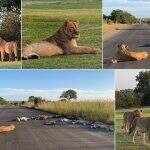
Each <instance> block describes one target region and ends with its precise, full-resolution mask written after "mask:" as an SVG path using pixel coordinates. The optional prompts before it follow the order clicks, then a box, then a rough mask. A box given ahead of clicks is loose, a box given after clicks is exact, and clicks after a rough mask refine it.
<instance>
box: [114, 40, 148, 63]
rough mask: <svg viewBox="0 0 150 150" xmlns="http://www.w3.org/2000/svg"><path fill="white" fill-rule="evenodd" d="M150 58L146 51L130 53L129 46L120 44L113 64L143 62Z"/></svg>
mask: <svg viewBox="0 0 150 150" xmlns="http://www.w3.org/2000/svg"><path fill="white" fill-rule="evenodd" d="M147 58H150V53H148V52H145V51H138V50H134V51H130V50H129V47H128V45H126V44H124V43H123V44H119V45H118V51H117V52H116V53H115V55H114V57H113V59H112V63H118V62H124V61H141V60H144V59H147Z"/></svg>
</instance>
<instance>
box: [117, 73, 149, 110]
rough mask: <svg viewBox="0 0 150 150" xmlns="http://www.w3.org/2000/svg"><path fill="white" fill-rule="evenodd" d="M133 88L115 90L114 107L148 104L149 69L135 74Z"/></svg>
mask: <svg viewBox="0 0 150 150" xmlns="http://www.w3.org/2000/svg"><path fill="white" fill-rule="evenodd" d="M136 81H137V85H136V87H135V88H134V89H125V90H120V91H116V108H117V109H118V108H130V107H136V106H137V107H138V106H150V71H145V72H140V73H139V74H138V75H137V76H136Z"/></svg>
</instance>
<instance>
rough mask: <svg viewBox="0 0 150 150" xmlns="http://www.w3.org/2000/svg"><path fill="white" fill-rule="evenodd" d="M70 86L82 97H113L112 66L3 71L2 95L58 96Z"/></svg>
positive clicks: (0, 77) (13, 97)
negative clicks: (90, 68) (95, 68)
mask: <svg viewBox="0 0 150 150" xmlns="http://www.w3.org/2000/svg"><path fill="white" fill-rule="evenodd" d="M68 89H74V90H76V91H77V93H78V98H79V99H100V98H101V99H110V98H111V99H114V73H113V71H111V70H109V71H107V70H103V71H98V70H95V71H90V70H69V71H67V70H47V71H46V70H40V71H39V70H7V71H6V70H2V71H0V96H2V97H4V98H7V99H10V100H23V99H27V98H28V97H29V96H31V95H34V96H42V97H43V98H46V99H58V98H59V96H60V94H61V93H62V91H64V90H68Z"/></svg>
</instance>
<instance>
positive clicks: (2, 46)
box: [0, 38, 18, 61]
mask: <svg viewBox="0 0 150 150" xmlns="http://www.w3.org/2000/svg"><path fill="white" fill-rule="evenodd" d="M0 53H1V61H4V59H5V56H6V54H8V55H9V61H11V60H12V58H13V55H15V60H18V52H17V43H16V42H14V41H11V42H6V41H5V40H4V39H2V38H0Z"/></svg>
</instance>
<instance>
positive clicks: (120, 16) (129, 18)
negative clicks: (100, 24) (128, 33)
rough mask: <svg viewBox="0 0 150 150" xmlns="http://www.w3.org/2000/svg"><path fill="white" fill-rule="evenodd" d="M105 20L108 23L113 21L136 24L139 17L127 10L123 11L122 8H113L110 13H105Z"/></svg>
mask: <svg viewBox="0 0 150 150" xmlns="http://www.w3.org/2000/svg"><path fill="white" fill-rule="evenodd" d="M103 19H104V22H107V23H108V24H109V23H111V22H113V23H121V24H134V23H137V22H138V19H137V18H136V17H135V16H133V15H132V14H130V13H129V12H127V11H123V10H120V9H117V10H113V11H112V12H111V14H110V15H108V16H107V15H105V14H104V15H103Z"/></svg>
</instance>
